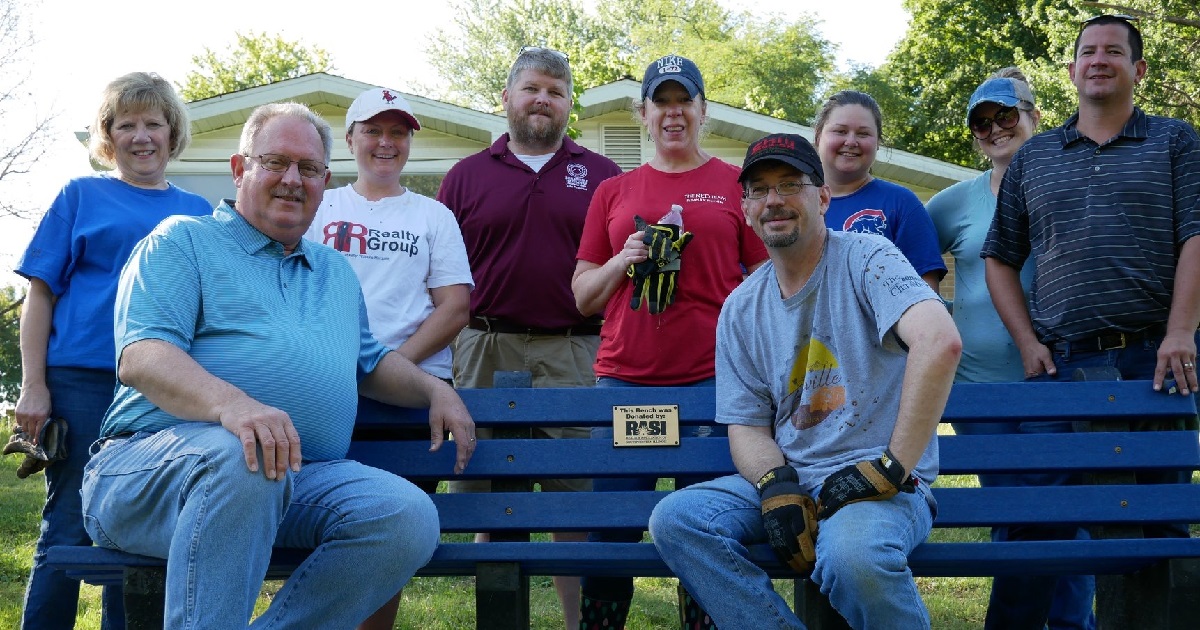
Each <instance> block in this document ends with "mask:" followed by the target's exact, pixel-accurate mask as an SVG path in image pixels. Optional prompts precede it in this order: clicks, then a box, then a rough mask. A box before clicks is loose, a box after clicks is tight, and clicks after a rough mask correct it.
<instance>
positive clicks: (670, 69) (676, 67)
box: [656, 55, 683, 74]
mask: <svg viewBox="0 0 1200 630" xmlns="http://www.w3.org/2000/svg"><path fill="white" fill-rule="evenodd" d="M656 63H657V64H658V73H659V74H679V73H681V72H683V58H682V57H680V56H678V55H667V56H666V57H663V58H662V59H659V60H658V61H657V62H656Z"/></svg>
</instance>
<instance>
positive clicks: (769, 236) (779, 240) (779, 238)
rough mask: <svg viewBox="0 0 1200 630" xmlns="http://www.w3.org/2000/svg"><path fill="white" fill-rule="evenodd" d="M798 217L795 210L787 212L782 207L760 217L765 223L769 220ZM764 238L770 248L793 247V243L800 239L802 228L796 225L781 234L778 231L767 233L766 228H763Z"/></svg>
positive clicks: (764, 242)
mask: <svg viewBox="0 0 1200 630" xmlns="http://www.w3.org/2000/svg"><path fill="white" fill-rule="evenodd" d="M797 217H798V215H797V214H796V213H794V212H785V211H783V210H782V209H780V210H776V211H773V212H769V213H767V214H766V215H764V216H763V218H762V219H760V221H761V222H762V223H764V224H765V223H767V222H769V221H778V220H781V219H796V218H797ZM762 240H763V245H766V246H767V247H770V248H782V247H791V246H792V245H795V244H796V241H798V240H800V228H799V227H794V228H792V231H791V232H788V233H787V234H780V233H777V232H773V233H767V232H766V231H765V230H763V232H762Z"/></svg>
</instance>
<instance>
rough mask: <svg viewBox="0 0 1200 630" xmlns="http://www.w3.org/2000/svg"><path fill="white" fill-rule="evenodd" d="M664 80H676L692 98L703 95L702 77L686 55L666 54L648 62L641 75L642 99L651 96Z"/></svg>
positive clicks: (698, 69)
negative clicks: (644, 71) (644, 72)
mask: <svg viewBox="0 0 1200 630" xmlns="http://www.w3.org/2000/svg"><path fill="white" fill-rule="evenodd" d="M664 81H676V82H678V83H679V84H680V85H682V86H683V87H684V89H686V90H687V91H688V94H689V95H690V96H692V97H693V98H695V96H696V95H697V94H699V95H700V96H704V77H702V76H700V68H697V67H696V64H695V63H694V62H693V61H692V60H691V59H688V58H686V57H680V56H679V55H667V56H666V57H662V58H660V59H655V60H654V61H652V62H650V65H649V66H647V67H646V74H645V76H643V77H642V100H643V101H644V100H646V99H648V98H650V97H652V96H653V95H654V90H656V89H658V86H660V85H662V84H663V82H664Z"/></svg>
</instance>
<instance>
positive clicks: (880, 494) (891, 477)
mask: <svg viewBox="0 0 1200 630" xmlns="http://www.w3.org/2000/svg"><path fill="white" fill-rule="evenodd" d="M916 483H917V482H916V480H915V479H914V478H913V477H912V475H907V474H906V473H905V472H904V465H903V464H901V463H900V462H898V461H896V456H895V455H892V451H891V450H890V449H888V450H885V451H883V456H882V457H880V458H879V459H873V460H870V461H865V462H858V463H857V464H854V465H853V466H847V467H845V468H843V469H841V470H839V471H837V472H835V473H833V474H832V475H829V476H828V477H826V478H825V483H824V484H823V485H822V486H821V492H820V494H819V495H817V500H818V503H817V504H818V506H820V508H819V510H818V511H817V517H818V518H822V519H826V518H829V517H830V516H833V513H834V512H837V511H838V510H840V509H842V507H843V506H845V505H848V504H850V503H858V502H859V501H882V500H884V499H890V498H892V497H894V496H896V494H897V493H899V492H915V491H916Z"/></svg>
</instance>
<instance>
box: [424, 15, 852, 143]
mask: <svg viewBox="0 0 1200 630" xmlns="http://www.w3.org/2000/svg"><path fill="white" fill-rule="evenodd" d="M456 6H457V8H458V11H457V15H458V16H459V17H457V18H455V21H454V23H453V24H452V25H450V26H448V27H446V28H443V29H439V30H438V32H436V33H435V34H434V36H433V38H432V43H431V47H430V58H431V59H433V60H434V61H433V64H434V66H435V67H436V68H437V69H438V70H439V72H440V74H441V75H442V76H443V77H445V78H446V81H447V85H446V90H447V94H446V95H445V97H446V98H447V99H448V100H452V101H454V102H458V103H461V104H464V105H469V106H475V107H483V108H491V109H493V110H496V109H499V108H500V92H501V90H503V88H504V84H505V81H506V80H507V78H508V75H507V73H508V69H509V66H510V65H511V64H512V60H513V58H514V57H515V56H516V54H517V52H518V51H519V50H520V49H521V47H522V46H526V45H537V46H548V47H550V48H554V49H556V50H561V51H563V52H564V53H566V54H567V55H568V56H569V57H570V59H571V69H572V72H573V73H574V75H575V82H576V84H577V90H582V89H586V88H589V87H594V86H597V85H602V84H604V83H608V82H611V81H615V80H617V79H620V78H622V77H630V78H633V79H635V80H641V77H642V72H643V71H644V70H645V67H646V64H648V63H650V62H651V61H652V60H654V59H657V58H658V57H661V56H662V55H665V54H669V53H678V54H681V55H684V56H686V57H688V58H690V59H692V60H693V61H695V62H696V64H697V65H698V66H700V68H701V71H702V72H704V78H705V84H706V96H707V97H708V98H709V99H711V100H714V101H719V102H722V103H726V104H729V105H734V106H736V107H742V108H745V109H748V110H751V111H755V112H759V113H763V114H769V115H773V116H779V117H782V118H786V119H789V120H793V121H796V122H801V123H807V122H808V121H809V119H810V118H811V117H812V113H813V107H814V100H813V95H814V93H816V91H817V87H818V86H819V85H820V84H821V82H822V81H825V80H828V79H829V78H830V77H831V76H832V74H833V69H834V54H833V53H834V49H833V45H832V44H830V43H829V42H828V41H827V40H825V39H824V38H822V37H821V36H820V34H819V33H818V32H817V31H816V30H815V26H814V24H815V23H816V22H815V20H813V19H810V18H802V19H799V20H797V21H795V22H792V23H789V22H785V21H782V20H779V19H760V18H755V17H752V16H750V15H749V14H745V13H743V14H735V13H733V12H730V11H729V10H727V9H725V8H723V7H722V6H721V5H720V4H719V3H718V2H716V0H680V1H676V2H671V1H669V0H600V2H599V3H598V4H597V6H596V11H595V13H588V12H586V11H584V10H582V9H581V8H579V4H578V3H572V2H569V1H567V0H546V1H544V2H534V1H531V0H461V1H460V2H459V3H458V4H457V5H456Z"/></svg>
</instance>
